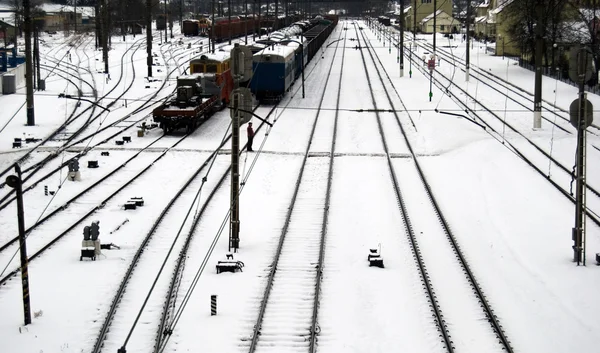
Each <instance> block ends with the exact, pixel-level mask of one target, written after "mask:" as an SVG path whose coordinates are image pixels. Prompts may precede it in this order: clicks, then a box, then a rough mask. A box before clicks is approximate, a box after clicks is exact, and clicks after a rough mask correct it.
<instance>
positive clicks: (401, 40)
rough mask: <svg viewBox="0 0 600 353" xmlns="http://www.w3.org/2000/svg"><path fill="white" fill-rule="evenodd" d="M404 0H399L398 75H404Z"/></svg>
mask: <svg viewBox="0 0 600 353" xmlns="http://www.w3.org/2000/svg"><path fill="white" fill-rule="evenodd" d="M404 22H405V18H404V0H400V44H399V47H400V77H404Z"/></svg>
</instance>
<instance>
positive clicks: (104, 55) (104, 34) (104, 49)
mask: <svg viewBox="0 0 600 353" xmlns="http://www.w3.org/2000/svg"><path fill="white" fill-rule="evenodd" d="M100 7H101V8H102V16H101V23H100V31H101V32H102V61H104V73H105V74H108V11H107V8H106V0H100Z"/></svg>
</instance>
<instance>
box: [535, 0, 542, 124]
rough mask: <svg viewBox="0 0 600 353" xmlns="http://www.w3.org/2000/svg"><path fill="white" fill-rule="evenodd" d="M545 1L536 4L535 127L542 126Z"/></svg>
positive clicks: (539, 0)
mask: <svg viewBox="0 0 600 353" xmlns="http://www.w3.org/2000/svg"><path fill="white" fill-rule="evenodd" d="M543 12H544V3H543V0H538V2H537V4H536V15H537V22H536V25H535V91H534V96H533V128H534V129H539V128H541V127H542V51H543V50H544V38H543V36H544V28H543V27H544V26H543V25H542V23H543Z"/></svg>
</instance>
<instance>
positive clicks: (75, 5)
mask: <svg viewBox="0 0 600 353" xmlns="http://www.w3.org/2000/svg"><path fill="white" fill-rule="evenodd" d="M73 31H74V32H75V33H77V0H73Z"/></svg>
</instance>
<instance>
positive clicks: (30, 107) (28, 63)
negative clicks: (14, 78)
mask: <svg viewBox="0 0 600 353" xmlns="http://www.w3.org/2000/svg"><path fill="white" fill-rule="evenodd" d="M23 16H24V17H25V18H24V20H25V21H24V23H23V25H24V27H25V85H26V86H27V87H26V89H27V98H26V101H27V126H34V125H35V109H34V104H33V55H32V52H31V5H30V3H29V0H23Z"/></svg>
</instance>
